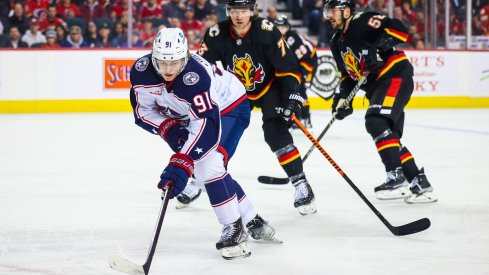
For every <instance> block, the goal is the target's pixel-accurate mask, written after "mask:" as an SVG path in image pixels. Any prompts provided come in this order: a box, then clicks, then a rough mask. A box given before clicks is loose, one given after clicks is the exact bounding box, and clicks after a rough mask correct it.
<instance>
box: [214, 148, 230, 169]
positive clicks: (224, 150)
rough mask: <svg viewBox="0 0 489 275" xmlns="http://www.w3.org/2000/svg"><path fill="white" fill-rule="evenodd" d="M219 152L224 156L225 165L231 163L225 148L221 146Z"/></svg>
mask: <svg viewBox="0 0 489 275" xmlns="http://www.w3.org/2000/svg"><path fill="white" fill-rule="evenodd" d="M217 151H219V153H221V154H222V155H223V156H224V165H227V164H228V161H229V155H228V152H227V151H226V149H224V147H222V146H221V145H218V146H217Z"/></svg>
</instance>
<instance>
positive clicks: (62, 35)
mask: <svg viewBox="0 0 489 275" xmlns="http://www.w3.org/2000/svg"><path fill="white" fill-rule="evenodd" d="M54 30H55V31H56V42H58V43H61V41H63V40H65V39H66V38H67V33H66V28H65V27H64V26H62V25H58V26H56V27H54Z"/></svg>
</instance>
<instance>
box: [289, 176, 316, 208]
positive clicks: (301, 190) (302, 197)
mask: <svg viewBox="0 0 489 275" xmlns="http://www.w3.org/2000/svg"><path fill="white" fill-rule="evenodd" d="M292 185H294V187H295V195H294V207H295V208H297V210H298V211H299V213H300V214H301V215H307V214H314V213H316V212H317V209H316V205H315V204H314V193H313V192H312V188H311V186H310V185H309V183H308V182H307V180H306V179H300V180H298V181H297V182H293V183H292Z"/></svg>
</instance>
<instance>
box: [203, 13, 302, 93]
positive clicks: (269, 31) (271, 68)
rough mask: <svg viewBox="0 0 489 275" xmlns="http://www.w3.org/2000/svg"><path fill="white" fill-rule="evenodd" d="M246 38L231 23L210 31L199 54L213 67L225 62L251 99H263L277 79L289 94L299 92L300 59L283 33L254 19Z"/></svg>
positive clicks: (217, 26) (264, 21)
mask: <svg viewBox="0 0 489 275" xmlns="http://www.w3.org/2000/svg"><path fill="white" fill-rule="evenodd" d="M251 20H252V22H251V28H250V30H249V31H248V33H246V34H245V35H244V36H243V37H241V38H239V37H237V36H236V35H235V34H234V33H233V31H232V23H231V21H230V20H225V21H222V22H220V23H218V24H216V25H214V26H212V27H210V28H209V29H208V30H207V31H206V33H205V36H204V40H203V41H202V44H201V47H200V49H199V54H200V55H201V56H203V57H204V58H205V59H207V60H208V61H209V62H211V63H216V62H217V61H220V62H222V65H223V67H224V69H226V70H227V71H229V72H231V73H233V74H234V75H235V76H236V77H237V78H238V79H239V80H240V81H241V82H242V83H243V84H244V86H245V88H246V92H247V94H248V98H249V99H251V100H257V99H259V98H260V97H262V96H263V95H264V94H265V93H266V92H267V91H268V89H269V88H270V86H271V85H272V83H273V82H274V81H275V80H276V79H277V80H278V81H280V84H281V86H282V87H283V88H284V89H289V90H285V92H295V91H296V90H297V89H298V87H299V84H300V82H301V74H300V71H299V65H298V63H297V59H296V58H295V57H294V56H293V54H292V52H291V51H290V49H289V46H288V45H287V43H286V42H285V40H284V38H283V37H282V34H281V33H280V31H279V30H278V29H277V28H276V27H275V25H274V24H273V23H272V22H270V21H269V20H267V19H263V18H256V19H251Z"/></svg>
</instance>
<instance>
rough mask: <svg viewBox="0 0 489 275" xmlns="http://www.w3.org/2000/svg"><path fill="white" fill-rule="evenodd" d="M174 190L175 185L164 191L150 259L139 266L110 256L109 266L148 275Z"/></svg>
mask: <svg viewBox="0 0 489 275" xmlns="http://www.w3.org/2000/svg"><path fill="white" fill-rule="evenodd" d="M172 189H173V184H170V185H169V186H168V187H167V188H166V189H165V190H163V196H164V197H163V202H162V203H161V208H160V213H159V214H158V222H157V223H156V228H155V231H154V234H153V240H151V244H150V248H149V252H148V257H147V258H146V262H145V263H144V264H143V265H138V264H136V263H133V262H131V261H129V260H128V259H126V258H122V257H120V256H110V257H109V265H110V267H111V268H112V269H115V270H117V271H120V272H124V273H127V274H134V275H143V274H144V275H148V273H149V268H150V266H151V262H152V261H153V255H154V254H155V250H156V244H157V243H158V237H159V236H160V231H161V226H162V225H163V219H164V218H165V213H166V207H167V206H168V201H169V200H170V196H169V195H168V194H170V192H171V191H172Z"/></svg>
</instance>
